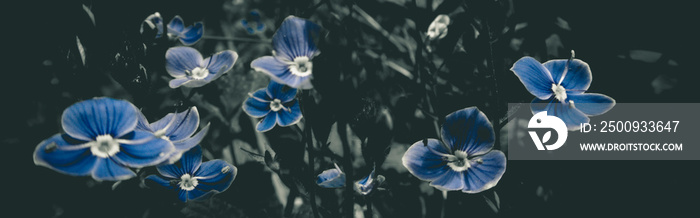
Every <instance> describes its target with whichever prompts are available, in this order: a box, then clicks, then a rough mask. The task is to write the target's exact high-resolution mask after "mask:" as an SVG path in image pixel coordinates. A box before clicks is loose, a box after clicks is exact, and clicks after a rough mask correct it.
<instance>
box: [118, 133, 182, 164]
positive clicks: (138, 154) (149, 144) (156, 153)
mask: <svg viewBox="0 0 700 218" xmlns="http://www.w3.org/2000/svg"><path fill="white" fill-rule="evenodd" d="M128 140H129V141H130V142H128V143H126V142H125V143H120V144H119V152H117V153H116V154H115V155H114V156H112V159H114V161H117V162H118V163H119V164H121V165H124V166H128V167H145V166H152V165H156V164H159V163H161V162H163V161H164V160H166V159H167V158H168V154H170V153H171V152H173V150H175V147H174V146H173V144H172V143H170V142H169V141H168V140H165V139H162V138H160V137H156V136H154V135H153V133H150V132H145V131H140V130H136V131H134V133H133V137H132V138H129V139H128Z"/></svg>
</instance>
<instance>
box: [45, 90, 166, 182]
mask: <svg viewBox="0 0 700 218" xmlns="http://www.w3.org/2000/svg"><path fill="white" fill-rule="evenodd" d="M138 117H139V111H138V110H137V109H136V107H135V106H134V105H133V104H131V103H129V102H128V101H123V100H115V99H111V98H94V99H90V100H85V101H81V102H78V103H75V104H73V105H71V106H70V107H68V108H66V110H65V111H64V112H63V115H62V117H61V125H62V126H63V130H64V131H65V132H66V133H65V134H56V135H54V136H52V137H51V138H48V139H46V140H44V141H42V142H41V143H39V145H38V146H37V147H36V150H34V163H35V164H36V165H40V166H45V167H48V168H50V169H53V170H55V171H58V172H61V173H64V174H68V175H72V176H86V175H92V177H93V178H94V179H96V180H125V179H129V178H131V177H134V176H136V174H134V172H133V171H131V170H130V169H129V167H146V166H151V165H155V164H158V163H160V162H162V161H163V160H165V159H167V158H168V154H170V153H171V152H172V151H173V150H174V149H175V148H174V147H173V145H172V144H171V143H169V142H168V141H166V140H163V139H161V138H159V137H156V136H155V135H153V133H150V132H147V131H141V130H136V129H135V128H136V125H137V122H138V121H137V120H138Z"/></svg>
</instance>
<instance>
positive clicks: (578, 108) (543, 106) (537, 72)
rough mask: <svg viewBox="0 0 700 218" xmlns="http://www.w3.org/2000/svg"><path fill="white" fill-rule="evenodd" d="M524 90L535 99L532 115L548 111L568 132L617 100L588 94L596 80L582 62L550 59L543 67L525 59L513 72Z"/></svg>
mask: <svg viewBox="0 0 700 218" xmlns="http://www.w3.org/2000/svg"><path fill="white" fill-rule="evenodd" d="M510 70H511V71H513V72H515V75H516V76H518V78H519V79H520V81H521V82H522V83H523V85H525V88H526V89H527V90H528V91H529V92H530V93H532V95H534V96H535V97H536V98H535V99H534V100H533V101H532V104H531V105H530V106H531V107H530V108H531V109H532V113H533V114H536V113H538V112H542V111H547V114H548V115H550V116H557V117H559V118H561V119H562V120H563V121H564V123H566V126H567V128H568V129H569V130H577V129H579V128H580V124H581V123H588V122H589V121H590V119H589V118H588V116H595V115H600V114H603V113H605V112H607V111H608V110H610V109H611V108H612V107H613V106H615V100H614V99H612V98H610V97H608V96H606V95H603V94H597V93H585V92H586V90H588V87H589V86H590V85H591V81H592V80H593V77H592V75H591V68H590V67H589V66H588V64H587V63H586V62H583V61H581V60H579V59H573V51H572V57H571V59H568V60H567V59H561V60H550V61H547V62H545V63H544V64H540V62H538V61H537V60H535V59H534V58H532V57H523V58H521V59H520V60H518V61H517V62H515V64H513V68H511V69H510Z"/></svg>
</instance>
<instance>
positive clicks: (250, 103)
mask: <svg viewBox="0 0 700 218" xmlns="http://www.w3.org/2000/svg"><path fill="white" fill-rule="evenodd" d="M260 100H264V101H268V102H263V101H260ZM270 100H271V99H270V97H268V96H267V94H266V92H265V89H258V91H255V92H254V93H253V97H248V99H246V100H245V102H244V103H243V111H245V113H246V114H248V116H251V117H255V118H260V117H264V116H266V115H267V114H268V113H270V102H269V101H270Z"/></svg>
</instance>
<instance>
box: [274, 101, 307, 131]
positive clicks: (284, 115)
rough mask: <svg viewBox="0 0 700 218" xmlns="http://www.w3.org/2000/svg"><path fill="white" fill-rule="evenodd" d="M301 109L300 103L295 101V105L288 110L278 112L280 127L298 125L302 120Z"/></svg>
mask: <svg viewBox="0 0 700 218" xmlns="http://www.w3.org/2000/svg"><path fill="white" fill-rule="evenodd" d="M301 117H302V114H301V108H299V102H298V101H294V104H293V105H292V106H291V107H289V111H287V110H284V109H283V110H279V111H277V124H279V125H280V126H291V125H294V124H296V123H298V122H299V121H300V120H301Z"/></svg>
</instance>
